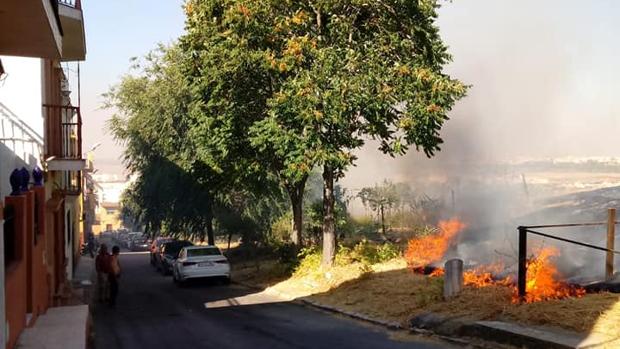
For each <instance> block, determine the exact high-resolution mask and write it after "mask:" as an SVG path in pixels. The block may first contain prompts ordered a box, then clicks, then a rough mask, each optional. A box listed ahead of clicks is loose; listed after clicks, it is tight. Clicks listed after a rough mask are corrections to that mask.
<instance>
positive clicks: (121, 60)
mask: <svg viewBox="0 0 620 349" xmlns="http://www.w3.org/2000/svg"><path fill="white" fill-rule="evenodd" d="M181 4H182V1H176V0H157V1H152V0H149V1H147V0H127V1H122V2H121V1H120V0H115V1H96V0H85V1H83V6H84V16H85V25H86V40H87V49H88V52H87V60H86V62H83V63H82V64H81V72H82V74H81V76H82V101H81V102H82V110H83V112H82V114H83V119H84V124H85V128H84V148H85V149H88V148H89V147H90V146H91V145H92V144H95V143H98V142H101V143H102V146H101V147H100V148H98V149H97V150H96V152H95V160H96V166H97V167H98V168H99V169H100V170H101V171H102V172H104V173H121V172H122V164H121V162H120V160H119V158H120V155H121V153H122V149H121V148H120V147H119V146H115V145H114V142H113V140H112V139H111V137H110V135H109V134H106V133H105V132H104V129H105V121H106V120H107V119H108V118H109V117H110V113H111V112H110V111H107V110H100V109H99V108H100V106H101V101H102V98H101V94H102V93H104V92H106V91H107V90H108V88H109V87H110V86H112V85H113V84H115V83H117V82H118V81H119V78H120V76H121V75H122V74H124V73H126V72H127V71H128V67H129V64H130V63H129V59H130V58H131V57H136V56H138V57H139V56H143V55H144V54H146V53H147V52H148V51H149V50H151V49H153V48H155V46H156V44H157V43H158V42H164V43H168V42H170V41H171V40H174V39H175V38H176V37H178V36H179V35H180V34H181V33H182V31H183V21H184V19H183V12H182V9H181ZM442 4H443V7H442V8H441V9H440V17H439V20H438V24H439V26H440V29H441V34H442V37H443V39H444V41H445V42H446V43H447V45H448V46H449V47H450V49H449V51H450V52H451V53H452V55H453V59H454V61H453V63H451V64H450V65H449V66H448V67H447V68H446V72H447V73H449V74H450V75H451V76H453V77H455V78H458V79H460V80H462V81H463V82H465V83H466V84H469V85H471V89H470V91H469V94H468V97H466V98H465V99H463V100H462V101H460V102H458V103H457V105H456V106H455V108H454V110H453V111H452V112H451V113H450V116H451V120H449V121H448V122H447V124H446V126H445V128H444V129H443V130H442V136H443V138H444V141H445V145H444V147H443V151H442V152H441V153H440V154H439V155H438V156H437V157H436V158H434V159H432V160H427V159H424V157H422V156H420V155H419V154H415V152H412V153H411V154H408V155H407V156H405V157H404V158H399V159H390V158H388V157H385V156H383V155H381V154H379V153H378V152H376V151H375V150H374V148H373V147H372V145H370V146H367V147H365V148H364V149H362V150H360V151H359V152H358V154H359V155H360V160H359V161H358V166H357V167H356V168H354V169H352V170H351V171H350V172H349V174H348V175H347V177H349V178H350V181H352V182H357V181H361V182H362V184H371V183H370V182H372V183H374V182H378V181H381V180H382V179H383V178H390V177H394V176H396V177H398V176H400V177H402V176H406V175H407V173H409V172H410V171H412V168H415V167H418V166H428V165H433V164H437V163H442V162H483V161H503V160H510V159H515V158H532V157H536V158H541V157H542V158H544V157H562V156H617V155H620V137H618V134H619V133H620V132H618V131H620V121H619V120H620V118H618V114H619V113H620V101H619V100H618V98H616V94H617V92H618V91H620V69H618V62H620V45H617V37H618V34H620V24H619V22H618V21H616V19H617V18H620V2H618V1H614V0H606V1H605V0H597V1H590V2H587V6H586V5H584V4H585V3H584V2H583V1H575V0H548V1H534V0H526V1H497V0H454V1H452V2H442Z"/></svg>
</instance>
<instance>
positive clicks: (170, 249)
mask: <svg viewBox="0 0 620 349" xmlns="http://www.w3.org/2000/svg"><path fill="white" fill-rule="evenodd" d="M188 246H194V244H192V243H191V242H190V241H185V240H180V241H170V242H166V243H164V244H163V245H162V246H161V252H160V253H159V258H158V259H157V261H158V262H159V265H157V266H156V267H157V269H159V270H160V271H161V272H162V274H164V275H168V274H170V273H172V265H173V264H174V261H175V260H176V259H177V257H178V256H179V252H180V251H181V249H182V248H183V247H188Z"/></svg>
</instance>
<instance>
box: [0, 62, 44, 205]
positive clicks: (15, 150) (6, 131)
mask: <svg viewBox="0 0 620 349" xmlns="http://www.w3.org/2000/svg"><path fill="white" fill-rule="evenodd" d="M0 59H1V60H2V65H3V66H4V69H5V71H6V73H7V75H6V76H5V77H4V78H3V80H2V81H0V103H2V104H3V105H4V107H6V108H4V107H2V106H0V199H3V198H4V197H5V196H7V195H9V193H10V190H11V188H10V185H9V177H10V175H11V172H12V171H13V170H14V169H15V168H21V167H24V166H25V167H26V168H28V169H29V170H31V169H32V168H33V167H34V166H36V165H39V167H40V166H41V163H40V160H41V151H42V143H41V142H42V139H43V138H42V137H41V135H42V132H43V110H42V109H43V108H42V105H41V98H42V94H43V90H42V76H43V75H42V72H43V68H42V60H41V59H38V58H21V57H6V56H2V57H0ZM34 134H36V135H38V136H36V135H34Z"/></svg>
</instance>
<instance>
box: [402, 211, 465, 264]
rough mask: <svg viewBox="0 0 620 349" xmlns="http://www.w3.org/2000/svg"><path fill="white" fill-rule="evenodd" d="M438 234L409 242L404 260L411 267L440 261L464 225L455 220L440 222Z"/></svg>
mask: <svg viewBox="0 0 620 349" xmlns="http://www.w3.org/2000/svg"><path fill="white" fill-rule="evenodd" d="M438 228H439V234H436V235H427V236H423V237H419V238H414V239H411V240H409V243H408V245H407V251H406V252H405V259H406V260H407V263H408V264H409V265H410V266H412V267H414V268H415V267H420V266H421V267H424V266H427V265H431V264H433V263H437V262H439V261H441V259H442V258H443V256H444V255H445V253H446V251H447V250H448V248H449V247H450V244H451V243H452V242H453V240H454V238H455V237H456V236H457V235H458V233H460V232H461V231H462V230H463V229H464V228H465V224H464V223H463V222H461V221H459V220H458V219H456V218H453V219H450V220H447V221H440V222H439V224H438Z"/></svg>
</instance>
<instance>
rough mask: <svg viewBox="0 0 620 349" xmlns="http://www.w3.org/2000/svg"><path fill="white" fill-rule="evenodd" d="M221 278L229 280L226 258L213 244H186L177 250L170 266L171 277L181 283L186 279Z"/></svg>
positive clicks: (228, 265) (228, 267)
mask: <svg viewBox="0 0 620 349" xmlns="http://www.w3.org/2000/svg"><path fill="white" fill-rule="evenodd" d="M215 277H219V278H223V279H224V281H225V282H226V283H229V282H230V264H229V263H228V259H227V258H226V257H225V256H224V255H223V254H222V251H220V249H219V248H217V247H215V246H187V247H183V248H182V249H181V251H180V252H179V257H178V258H177V259H176V260H175V261H174V265H173V267H172V279H173V280H174V282H177V283H182V282H184V281H186V280H188V279H198V278H215Z"/></svg>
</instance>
